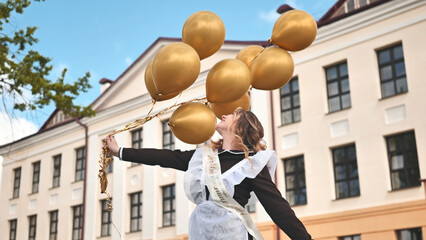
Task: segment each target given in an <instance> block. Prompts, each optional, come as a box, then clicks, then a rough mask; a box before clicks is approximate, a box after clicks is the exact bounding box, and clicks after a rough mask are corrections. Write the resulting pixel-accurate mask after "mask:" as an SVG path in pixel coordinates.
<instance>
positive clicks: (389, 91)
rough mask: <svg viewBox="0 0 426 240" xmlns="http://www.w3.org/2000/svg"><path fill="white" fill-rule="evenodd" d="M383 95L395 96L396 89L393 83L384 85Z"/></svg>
mask: <svg viewBox="0 0 426 240" xmlns="http://www.w3.org/2000/svg"><path fill="white" fill-rule="evenodd" d="M382 95H383V97H389V96H393V95H395V87H394V82H393V81H390V82H386V83H382Z"/></svg>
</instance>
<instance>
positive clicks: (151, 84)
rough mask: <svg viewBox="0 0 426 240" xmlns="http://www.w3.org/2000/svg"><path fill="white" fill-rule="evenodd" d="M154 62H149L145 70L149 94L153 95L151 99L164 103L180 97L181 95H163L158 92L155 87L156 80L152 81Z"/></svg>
mask: <svg viewBox="0 0 426 240" xmlns="http://www.w3.org/2000/svg"><path fill="white" fill-rule="evenodd" d="M152 62H153V61H151V62H149V64H148V66H147V67H146V69H145V86H146V89H147V90H148V92H149V95H151V98H152V99H153V100H155V101H163V100H167V99H170V98H174V97H176V96H177V95H179V93H174V94H169V95H162V94H160V93H159V92H158V91H157V89H156V88H155V85H154V80H153V79H152Z"/></svg>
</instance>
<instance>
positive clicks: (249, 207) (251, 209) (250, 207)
mask: <svg viewBox="0 0 426 240" xmlns="http://www.w3.org/2000/svg"><path fill="white" fill-rule="evenodd" d="M246 209H247V212H249V213H254V212H256V204H251V205H247V206H246Z"/></svg>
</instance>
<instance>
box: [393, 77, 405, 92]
mask: <svg viewBox="0 0 426 240" xmlns="http://www.w3.org/2000/svg"><path fill="white" fill-rule="evenodd" d="M407 91H408V87H407V80H406V79H405V77H404V78H399V79H397V80H396V92H397V93H404V92H407Z"/></svg>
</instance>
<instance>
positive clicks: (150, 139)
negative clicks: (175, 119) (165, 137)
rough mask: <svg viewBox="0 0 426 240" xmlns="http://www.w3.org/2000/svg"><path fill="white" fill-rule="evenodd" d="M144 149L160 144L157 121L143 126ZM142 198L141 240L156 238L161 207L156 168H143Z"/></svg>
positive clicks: (159, 130)
mask: <svg viewBox="0 0 426 240" xmlns="http://www.w3.org/2000/svg"><path fill="white" fill-rule="evenodd" d="M143 139H144V143H143V146H144V148H159V147H161V142H162V125H161V122H160V121H159V120H157V119H154V120H152V121H150V122H149V124H145V126H144V128H143ZM143 169H144V170H143V183H144V184H143V185H144V186H143V196H142V204H143V205H142V214H143V221H142V239H156V238H157V220H158V218H157V214H156V213H157V209H158V208H159V207H160V206H161V205H160V204H159V202H160V203H161V201H160V200H159V199H158V198H157V196H158V183H157V182H158V180H157V171H158V167H157V166H148V165H144V166H143Z"/></svg>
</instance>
